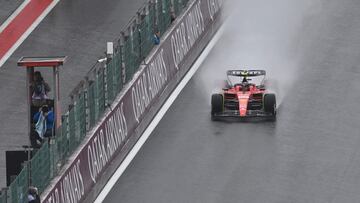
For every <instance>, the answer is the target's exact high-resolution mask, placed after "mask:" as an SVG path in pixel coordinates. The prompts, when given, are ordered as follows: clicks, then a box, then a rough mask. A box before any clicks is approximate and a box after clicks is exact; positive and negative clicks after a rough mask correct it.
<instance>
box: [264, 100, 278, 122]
mask: <svg viewBox="0 0 360 203" xmlns="http://www.w3.org/2000/svg"><path fill="white" fill-rule="evenodd" d="M264 111H265V112H266V113H271V115H272V116H273V118H274V119H275V118H276V97H275V94H265V95H264Z"/></svg>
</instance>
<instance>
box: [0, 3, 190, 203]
mask: <svg viewBox="0 0 360 203" xmlns="http://www.w3.org/2000/svg"><path fill="white" fill-rule="evenodd" d="M187 2H188V0H157V1H149V2H148V4H147V5H146V6H145V7H144V8H143V9H142V11H139V15H138V16H136V19H135V20H134V19H133V20H132V23H131V25H130V26H129V27H128V28H127V30H126V32H124V33H125V35H124V36H123V38H122V40H119V43H118V45H117V46H116V48H115V49H114V55H113V58H112V60H110V61H109V62H107V64H106V66H105V67H95V69H93V68H94V67H93V68H92V70H91V71H90V72H91V73H90V74H92V77H91V76H89V75H88V77H87V78H88V80H87V81H88V82H87V83H86V86H85V88H82V89H80V90H78V93H77V94H76V98H75V101H74V103H73V104H72V105H71V106H70V108H69V110H68V112H67V113H66V114H65V115H63V116H62V125H61V126H60V127H59V128H58V129H56V131H55V132H56V133H55V135H56V136H55V137H53V138H51V140H50V141H48V140H46V141H45V142H44V143H43V145H42V147H41V148H40V149H39V150H37V152H36V153H35V155H34V156H33V158H32V159H31V160H30V162H29V167H28V166H27V165H25V166H24V167H23V169H22V171H21V172H20V174H19V175H18V176H17V177H16V178H15V179H14V181H13V182H12V183H11V184H10V186H9V188H8V190H3V192H2V193H1V194H0V203H3V202H4V203H5V202H6V203H7V202H16V203H22V202H27V192H28V186H29V185H33V186H36V187H38V189H39V192H40V193H41V192H42V191H44V189H45V188H46V186H47V185H48V183H49V181H50V180H51V178H53V177H54V176H55V175H57V174H58V172H59V171H60V169H61V166H62V165H63V164H64V163H65V161H66V159H67V157H68V156H69V155H71V153H72V152H73V151H74V150H75V149H76V148H77V147H78V146H79V144H80V142H81V141H82V140H83V138H84V137H85V135H86V132H87V130H90V129H91V128H92V127H94V125H95V123H96V122H97V120H98V119H100V118H101V116H102V115H103V113H104V111H105V108H106V106H107V105H108V104H111V103H112V102H113V101H114V99H115V98H116V95H117V94H118V93H119V92H120V91H121V90H122V88H123V85H124V83H126V82H128V81H129V80H131V79H132V77H133V75H134V74H135V72H136V71H137V70H138V68H139V66H140V64H141V61H142V60H144V58H145V57H146V56H147V55H148V54H149V53H150V52H151V50H152V48H153V47H154V46H155V45H154V42H153V36H154V34H155V32H156V31H159V32H160V35H163V34H164V32H165V31H166V30H167V29H168V28H169V26H170V24H171V17H172V12H174V14H176V16H177V15H179V13H180V12H181V11H182V9H183V8H184V7H185V6H186V4H187ZM100 65H104V64H100ZM25 164H26V163H25ZM29 181H31V182H29Z"/></svg>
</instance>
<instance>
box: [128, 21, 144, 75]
mask: <svg viewBox="0 0 360 203" xmlns="http://www.w3.org/2000/svg"><path fill="white" fill-rule="evenodd" d="M140 63H141V58H140V44H139V32H138V30H137V28H136V26H135V27H132V28H131V32H130V33H129V36H126V37H125V41H124V64H125V81H126V82H128V81H130V80H131V79H132V77H133V75H134V73H135V72H136V71H137V69H138V68H139V66H140Z"/></svg>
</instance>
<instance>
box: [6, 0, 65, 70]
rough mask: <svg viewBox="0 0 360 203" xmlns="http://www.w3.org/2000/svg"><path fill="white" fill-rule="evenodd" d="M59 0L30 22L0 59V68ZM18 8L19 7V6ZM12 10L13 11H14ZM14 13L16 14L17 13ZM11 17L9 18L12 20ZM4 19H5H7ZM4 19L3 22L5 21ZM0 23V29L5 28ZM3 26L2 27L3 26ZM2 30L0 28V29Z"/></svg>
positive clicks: (55, 0)
mask: <svg viewBox="0 0 360 203" xmlns="http://www.w3.org/2000/svg"><path fill="white" fill-rule="evenodd" d="M59 1H60V0H54V1H53V2H52V3H51V4H50V5H49V6H48V7H47V8H46V9H45V10H44V12H42V14H41V15H40V16H39V17H38V18H37V19H36V20H35V21H34V22H33V24H31V26H30V27H29V28H28V29H27V30H26V31H25V32H24V33H23V34H22V35H21V37H20V38H19V39H18V40H17V41H16V43H15V44H14V45H13V46H12V47H11V48H10V49H9V50H8V51H7V52H6V54H5V55H4V56H3V57H2V58H1V59H0V68H1V66H2V65H4V63H5V62H6V61H7V60H8V58H9V57H10V56H11V55H12V54H13V53H14V52H15V50H16V49H17V48H18V47H19V46H20V45H21V44H22V43H23V42H24V41H25V39H26V38H27V37H28V36H29V35H30V34H31V32H32V31H34V29H35V28H36V27H37V26H38V25H39V24H40V22H41V21H42V20H43V19H44V18H45V17H46V15H47V14H48V13H50V11H51V10H52V9H53V8H54V7H55V6H56V4H57V3H58V2H59ZM27 3H28V2H27ZM27 3H26V4H25V5H23V4H21V5H20V6H23V7H22V8H21V10H22V9H23V8H24V7H25V6H26V5H27ZM19 8H20V7H19ZM21 10H18V9H16V11H15V12H18V13H17V14H19V12H20V11H21ZM15 12H14V13H15ZM17 14H16V15H17ZM16 15H15V16H13V17H12V15H11V16H10V17H9V18H12V19H14V18H15V17H16ZM12 19H11V20H12ZM8 20H9V19H8ZM8 20H6V21H8ZM11 20H10V21H9V22H7V23H8V24H9V23H10V22H11ZM6 21H5V23H6ZM5 23H4V24H5ZM4 24H3V25H1V29H5V27H6V26H7V25H6V26H4ZM3 26H4V27H3ZM1 31H2V30H1Z"/></svg>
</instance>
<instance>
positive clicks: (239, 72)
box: [227, 70, 266, 77]
mask: <svg viewBox="0 0 360 203" xmlns="http://www.w3.org/2000/svg"><path fill="white" fill-rule="evenodd" d="M227 75H231V76H239V77H254V76H261V75H266V71H265V70H228V71H227Z"/></svg>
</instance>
